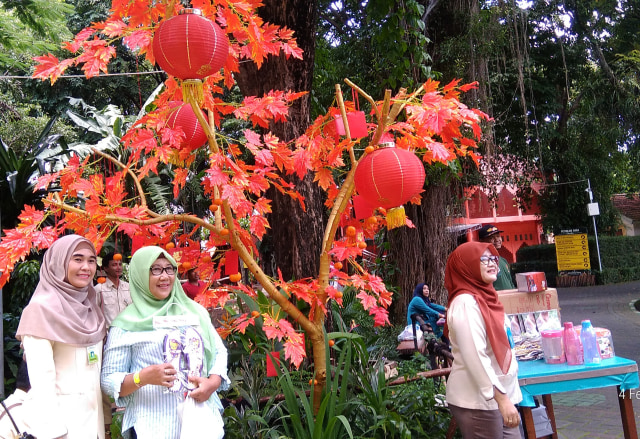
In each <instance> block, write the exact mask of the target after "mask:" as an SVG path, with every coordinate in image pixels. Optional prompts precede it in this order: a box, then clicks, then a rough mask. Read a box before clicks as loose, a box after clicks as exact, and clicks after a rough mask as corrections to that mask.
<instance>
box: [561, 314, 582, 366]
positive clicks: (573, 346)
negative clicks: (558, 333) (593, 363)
mask: <svg viewBox="0 0 640 439" xmlns="http://www.w3.org/2000/svg"><path fill="white" fill-rule="evenodd" d="M564 351H565V354H566V357H567V364H569V365H570V366H575V365H578V364H584V355H583V353H582V342H581V341H580V337H579V336H578V333H577V332H576V330H575V328H574V327H573V323H571V322H565V324H564Z"/></svg>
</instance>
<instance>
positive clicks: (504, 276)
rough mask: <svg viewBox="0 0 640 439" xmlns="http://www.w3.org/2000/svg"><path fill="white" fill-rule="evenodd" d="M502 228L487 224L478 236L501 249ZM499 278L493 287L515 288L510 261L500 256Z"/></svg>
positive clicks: (497, 288)
mask: <svg viewBox="0 0 640 439" xmlns="http://www.w3.org/2000/svg"><path fill="white" fill-rule="evenodd" d="M500 233H502V230H498V228H497V227H496V226H494V225H493V224H487V225H485V226H483V227H482V228H481V229H480V230H479V231H478V238H479V239H480V241H482V242H487V243H489V244H493V246H494V247H495V248H496V250H498V252H499V251H500V247H502V236H500ZM498 270H499V271H498V279H496V281H495V282H494V283H493V287H494V288H495V289H496V290H513V289H514V288H515V285H513V280H512V279H511V270H509V263H508V262H507V260H506V259H505V258H503V257H502V256H500V261H499V262H498Z"/></svg>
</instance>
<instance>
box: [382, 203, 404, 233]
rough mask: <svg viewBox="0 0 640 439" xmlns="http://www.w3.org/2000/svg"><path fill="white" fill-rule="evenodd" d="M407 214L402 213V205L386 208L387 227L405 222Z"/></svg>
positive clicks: (393, 226) (394, 226)
mask: <svg viewBox="0 0 640 439" xmlns="http://www.w3.org/2000/svg"><path fill="white" fill-rule="evenodd" d="M406 218H407V216H406V215H405V213H404V206H399V207H394V208H392V209H389V210H387V229H389V230H391V229H395V228H396V227H402V226H404V224H405V221H404V220H405V219H406Z"/></svg>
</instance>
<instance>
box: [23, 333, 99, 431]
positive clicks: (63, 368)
mask: <svg viewBox="0 0 640 439" xmlns="http://www.w3.org/2000/svg"><path fill="white" fill-rule="evenodd" d="M22 346H23V347H24V352H25V356H26V360H27V368H28V370H29V380H30V381H31V390H30V391H29V392H28V394H27V398H26V399H25V401H24V409H25V424H26V426H27V428H28V431H29V432H30V433H31V434H33V435H34V436H35V437H37V438H38V439H52V438H58V437H63V438H66V439H94V438H99V439H104V417H103V412H102V394H101V392H100V366H101V364H102V342H99V343H97V344H96V345H94V346H91V347H84V346H73V345H69V344H65V343H61V342H53V341H50V340H46V339H43V338H38V337H33V336H29V335H25V336H24V337H23V340H22Z"/></svg>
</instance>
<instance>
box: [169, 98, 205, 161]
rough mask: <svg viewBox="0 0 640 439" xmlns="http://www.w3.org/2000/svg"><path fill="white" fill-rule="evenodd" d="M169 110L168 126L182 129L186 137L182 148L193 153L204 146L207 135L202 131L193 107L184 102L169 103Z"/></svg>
mask: <svg viewBox="0 0 640 439" xmlns="http://www.w3.org/2000/svg"><path fill="white" fill-rule="evenodd" d="M169 108H170V110H169V117H168V118H167V126H168V127H169V128H171V129H176V128H181V129H182V131H183V132H184V135H185V139H184V141H183V142H182V144H181V145H180V146H181V148H182V149H187V150H189V151H193V150H195V149H198V148H200V147H201V146H202V145H204V143H205V142H206V141H207V133H205V132H204V130H203V129H202V125H200V122H198V118H197V117H196V115H195V113H194V112H193V109H192V108H191V105H189V104H185V103H183V102H182V101H172V102H169Z"/></svg>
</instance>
